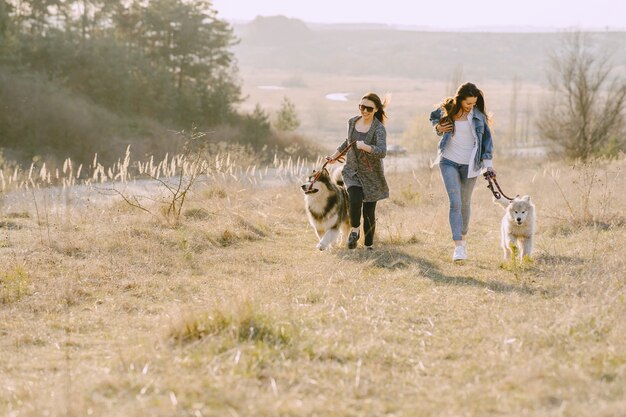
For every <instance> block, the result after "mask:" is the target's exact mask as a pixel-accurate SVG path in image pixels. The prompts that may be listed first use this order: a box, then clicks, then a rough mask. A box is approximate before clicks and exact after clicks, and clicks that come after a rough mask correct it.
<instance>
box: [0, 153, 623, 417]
mask: <svg viewBox="0 0 626 417" xmlns="http://www.w3.org/2000/svg"><path fill="white" fill-rule="evenodd" d="M497 163H498V165H497V166H496V168H498V174H499V177H498V178H499V180H500V183H501V185H502V186H503V187H504V189H505V191H506V192H509V193H513V194H531V195H532V197H533V200H534V201H535V204H536V206H537V209H538V216H539V221H538V235H537V243H536V250H535V254H534V261H533V262H532V263H529V264H527V265H525V266H524V267H523V268H522V267H519V268H511V267H508V268H507V267H505V268H502V267H500V263H501V257H502V255H501V250H500V247H499V222H500V217H501V215H502V209H501V208H500V207H499V206H496V205H494V204H493V203H492V202H491V195H490V194H489V192H488V190H487V189H486V188H485V186H486V184H483V181H482V179H479V183H478V184H477V188H476V190H475V194H474V206H473V207H474V217H473V220H472V226H471V230H470V235H469V253H470V260H469V261H467V262H465V263H464V264H462V265H455V264H453V263H452V262H451V261H450V258H451V254H452V244H451V241H450V236H449V230H448V226H447V200H446V196H445V193H444V190H443V186H442V185H441V180H440V178H439V174H438V171H437V170H436V169H435V170H432V171H431V170H429V169H420V170H416V171H414V172H413V173H409V172H397V173H390V175H389V182H390V186H391V190H392V197H391V198H390V199H388V200H386V201H384V202H381V203H380V205H379V209H378V219H379V223H378V229H377V241H376V250H375V251H374V252H373V253H366V252H365V251H364V250H363V249H362V248H358V249H357V250H354V251H349V250H347V249H343V248H340V249H336V250H334V251H332V252H323V253H322V252H318V251H316V250H315V249H314V248H315V244H316V241H315V235H314V233H313V231H312V230H311V228H310V227H309V225H308V224H307V220H306V216H305V212H304V207H303V201H302V195H301V193H300V191H299V190H298V188H297V184H296V183H283V185H272V186H268V187H265V188H263V187H260V186H259V185H258V183H255V182H254V181H247V180H245V178H239V179H234V178H233V177H228V176H224V177H223V178H222V179H219V178H218V177H215V178H213V180H212V181H207V182H202V183H199V184H198V188H197V189H196V190H195V191H196V192H195V193H193V194H192V195H191V196H190V197H189V200H188V202H187V204H188V206H187V207H186V211H183V218H182V220H181V222H180V223H179V224H178V225H176V226H170V225H168V224H167V223H164V222H161V221H158V219H155V218H154V217H153V216H150V215H148V214H147V213H145V212H142V211H139V210H134V209H132V208H130V207H128V205H126V204H125V203H123V202H121V201H120V200H119V198H116V197H115V196H109V197H108V198H97V199H90V200H86V199H80V198H79V197H73V199H67V198H63V197H62V196H61V195H59V196H58V199H56V200H55V199H54V198H52V197H50V198H49V199H48V200H47V204H45V205H44V204H39V214H38V215H37V214H36V213H35V205H34V202H33V199H34V198H35V197H36V196H37V194H36V193H33V194H30V193H24V194H22V195H21V197H20V198H14V196H13V197H11V198H9V197H10V196H8V197H7V199H6V200H7V201H8V202H7V203H5V204H4V205H2V206H0V224H11V225H12V226H11V227H0V243H1V244H0V260H1V261H0V291H3V292H2V294H9V296H8V297H5V296H4V295H3V296H2V297H5V298H3V301H2V302H0V323H1V324H0V343H1V345H0V375H1V378H0V381H1V382H0V415H11V416H13V415H14V416H42V415H50V416H79V415H80V416H83V415H84V416H88V415H93V416H147V415H154V416H275V415H282V416H312V415H318V416H336V415H342V416H381V415H389V416H392V415H393V416H485V415H507V416H523V415H532V416H589V415H593V416H620V415H623V413H624V410H625V409H626V400H625V398H626V390H625V387H626V375H625V374H626V338H625V336H624V335H626V324H625V323H626V321H625V320H624V317H626V292H625V285H626V281H625V280H624V271H625V270H626V268H625V265H624V256H623V255H624V251H623V248H624V246H625V245H626V238H625V236H626V234H625V233H624V222H623V221H619V219H620V218H621V217H620V216H622V213H623V209H622V207H624V205H625V204H626V197H625V196H624V195H623V193H622V192H621V190H623V189H624V187H625V185H626V184H625V183H624V177H623V175H621V174H620V173H621V172H622V170H623V169H624V167H625V166H626V160H624V159H622V160H619V161H614V162H603V163H601V164H599V165H598V166H597V167H596V168H595V169H596V172H597V173H599V174H600V177H601V178H603V181H604V183H603V185H602V186H601V187H595V188H593V190H592V191H590V196H589V199H588V200H587V201H588V202H589V204H588V205H587V211H588V212H590V213H591V214H592V215H593V216H595V217H594V218H596V219H599V220H601V221H602V222H603V225H602V226H601V227H599V226H598V225H599V224H600V222H599V221H596V222H595V223H593V222H592V223H589V222H583V221H581V222H579V223H576V222H575V221H574V220H576V218H577V217H581V216H584V215H586V214H585V211H584V210H577V207H578V205H577V204H578V202H584V201H585V199H584V198H583V197H584V196H582V195H581V193H582V191H580V190H579V189H578V188H577V187H576V186H575V184H576V183H580V181H582V180H583V179H584V178H586V177H585V176H586V175H588V174H587V173H586V172H587V171H585V170H583V169H582V168H581V167H578V166H576V167H574V168H572V167H570V166H566V165H562V164H559V163H551V162H546V161H539V160H524V161H514V160H511V161H497ZM557 171H558V175H557ZM581 176H582V177H581ZM556 183H558V186H559V187H561V188H562V189H563V190H565V191H566V193H565V195H566V198H567V199H568V201H569V204H570V205H571V206H572V210H569V209H568V208H567V204H568V203H567V202H566V201H565V199H564V197H563V196H562V195H561V194H560V193H559V191H558V189H557V186H556V185H555V184H556ZM583 190H586V188H584V187H583ZM608 191H610V195H611V198H610V199H609V200H603V198H605V197H604V196H605V195H606V193H607V192H608ZM585 192H586V191H585ZM603 193H604V194H603ZM33 196H35V197H33ZM40 201H43V199H40ZM574 202H576V203H574ZM155 204H157V203H155ZM581 204H582V203H581ZM572 213H573V214H572ZM577 213H581V214H577ZM572 216H574V217H572ZM38 219H39V220H38ZM615 219H618V220H617V221H615ZM2 222H4V223H2ZM41 222H43V224H41ZM42 236H43V238H42ZM8 283H13V284H8ZM16 283H17V284H16ZM8 288H12V289H8ZM16 289H18V290H16ZM17 294H19V296H16V295H17ZM4 300H6V301H4Z"/></svg>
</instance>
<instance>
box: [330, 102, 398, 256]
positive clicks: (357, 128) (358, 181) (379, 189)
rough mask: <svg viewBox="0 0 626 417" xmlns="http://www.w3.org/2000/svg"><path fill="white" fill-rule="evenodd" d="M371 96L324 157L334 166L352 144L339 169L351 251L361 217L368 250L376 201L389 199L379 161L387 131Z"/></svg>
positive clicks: (380, 107)
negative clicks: (345, 195) (346, 200)
mask: <svg viewBox="0 0 626 417" xmlns="http://www.w3.org/2000/svg"><path fill="white" fill-rule="evenodd" d="M386 104H387V101H386V100H385V101H384V102H383V101H381V99H380V97H379V96H378V95H377V94H374V93H368V94H365V95H364V96H363V97H362V98H361V102H360V103H359V112H360V113H361V115H360V116H355V117H353V118H351V119H350V120H349V121H348V138H347V139H346V140H345V141H343V143H342V144H341V145H340V146H339V147H338V148H337V150H336V151H335V153H334V154H333V155H332V156H327V157H326V158H327V159H328V160H329V162H330V163H334V162H335V160H336V158H337V157H338V156H339V154H340V153H341V152H343V151H344V150H345V149H346V147H347V146H348V145H349V144H350V143H354V144H353V145H352V148H351V149H350V150H349V151H348V153H347V154H346V164H345V166H344V167H343V171H342V173H343V182H344V184H345V187H346V188H347V190H348V196H349V200H350V201H349V207H350V224H351V226H352V230H351V232H350V235H349V236H348V248H349V249H354V248H356V246H357V242H358V240H359V237H360V235H361V234H360V227H361V214H363V232H364V233H365V242H364V243H365V248H366V249H370V250H371V249H372V244H373V243H374V231H375V230H376V202H377V201H378V200H382V199H385V198H387V197H389V187H388V186H387V180H386V179H385V170H384V165H383V158H384V157H385V156H386V155H387V131H386V129H385V125H384V122H385V119H386V117H387V116H386V114H385V106H386Z"/></svg>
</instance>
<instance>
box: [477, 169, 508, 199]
mask: <svg viewBox="0 0 626 417" xmlns="http://www.w3.org/2000/svg"><path fill="white" fill-rule="evenodd" d="M483 176H484V177H485V179H486V180H487V183H488V184H487V188H489V189H490V190H491V192H492V194H493V196H494V197H495V198H496V199H497V200H499V199H501V198H502V197H504V198H506V199H507V200H509V201H513V199H512V198H511V197H509V196H507V195H506V194H504V191H502V188H500V184H498V180H496V173H495V172H493V171H489V170H487V171H486V172H485V173H484V174H483ZM492 181H493V182H492ZM493 184H495V185H496V188H498V191H496V190H495V189H494V188H493Z"/></svg>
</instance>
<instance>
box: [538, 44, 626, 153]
mask: <svg viewBox="0 0 626 417" xmlns="http://www.w3.org/2000/svg"><path fill="white" fill-rule="evenodd" d="M612 70H613V66H612V64H611V62H610V61H609V58H608V57H607V56H600V55H599V54H598V53H597V52H596V51H594V48H593V45H592V44H591V42H590V40H589V35H586V34H583V33H580V32H574V33H569V34H567V36H565V37H564V39H563V41H562V44H561V49H560V50H558V51H554V52H552V55H551V58H550V72H549V75H548V79H549V81H550V85H551V87H552V93H553V96H552V99H551V100H550V101H549V102H548V104H547V106H546V108H545V109H544V111H542V112H541V114H540V116H539V119H538V125H537V127H538V129H539V134H540V135H541V136H542V138H543V139H545V140H548V141H549V142H552V143H553V144H554V145H555V150H556V151H557V152H558V153H562V154H564V155H565V156H567V157H568V158H571V159H577V158H578V159H581V160H583V161H585V160H587V159H589V158H592V157H594V156H600V155H616V154H617V153H618V152H619V150H620V149H622V150H623V149H626V139H625V138H624V110H623V109H624V106H625V104H626V82H625V81H624V80H623V79H621V78H619V77H615V78H613V79H612V80H611V79H610V74H611V71H612Z"/></svg>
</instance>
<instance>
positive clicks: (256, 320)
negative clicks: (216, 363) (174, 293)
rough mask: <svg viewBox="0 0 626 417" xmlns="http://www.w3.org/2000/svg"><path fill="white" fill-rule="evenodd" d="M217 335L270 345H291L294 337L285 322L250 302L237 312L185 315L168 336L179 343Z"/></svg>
mask: <svg viewBox="0 0 626 417" xmlns="http://www.w3.org/2000/svg"><path fill="white" fill-rule="evenodd" d="M217 336H221V337H226V338H228V339H230V340H232V341H234V342H237V343H248V342H253V343H262V344H266V345H268V346H284V345H288V344H289V343H290V340H291V336H290V332H289V330H288V327H287V326H286V325H284V324H282V323H280V322H279V321H277V320H274V319H272V318H271V317H269V316H266V315H265V314H263V313H261V312H258V311H257V310H256V309H255V308H253V307H252V306H251V305H250V304H245V305H244V306H243V307H242V308H240V309H239V311H235V312H224V311H221V310H214V311H212V312H210V313H201V314H195V315H191V316H188V317H185V318H183V319H182V320H181V322H180V323H179V324H177V325H175V326H173V327H172V328H170V330H169V333H168V338H169V339H171V340H173V341H175V342H178V343H190V342H194V341H198V340H202V339H205V338H209V337H217Z"/></svg>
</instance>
